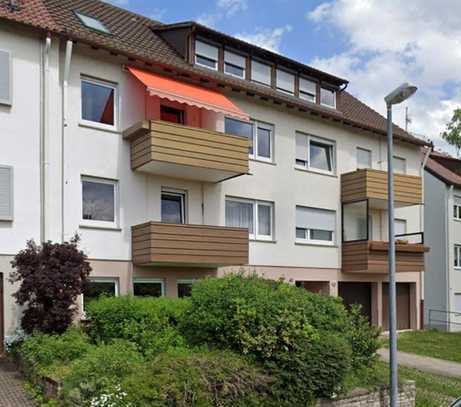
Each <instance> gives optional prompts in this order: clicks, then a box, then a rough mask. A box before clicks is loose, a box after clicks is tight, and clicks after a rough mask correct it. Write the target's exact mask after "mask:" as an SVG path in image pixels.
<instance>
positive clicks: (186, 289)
mask: <svg viewBox="0 0 461 407" xmlns="http://www.w3.org/2000/svg"><path fill="white" fill-rule="evenodd" d="M192 284H194V280H178V281H177V286H178V298H184V297H190V296H191V294H192Z"/></svg>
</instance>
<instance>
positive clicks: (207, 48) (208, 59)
mask: <svg viewBox="0 0 461 407" xmlns="http://www.w3.org/2000/svg"><path fill="white" fill-rule="evenodd" d="M218 54H219V51H218V47H215V46H214V45H210V44H208V43H206V42H203V41H199V40H197V41H195V63H196V65H200V66H203V67H205V68H208V69H213V70H215V71H217V70H218Z"/></svg>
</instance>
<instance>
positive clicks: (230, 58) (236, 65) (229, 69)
mask: <svg viewBox="0 0 461 407" xmlns="http://www.w3.org/2000/svg"><path fill="white" fill-rule="evenodd" d="M245 68H246V58H245V57H243V56H242V55H239V54H236V53H234V52H230V51H227V50H226V51H224V72H225V73H226V74H228V75H232V76H236V77H237V78H242V79H243V78H245Z"/></svg>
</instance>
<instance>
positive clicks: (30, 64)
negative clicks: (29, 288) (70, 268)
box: [0, 28, 461, 334]
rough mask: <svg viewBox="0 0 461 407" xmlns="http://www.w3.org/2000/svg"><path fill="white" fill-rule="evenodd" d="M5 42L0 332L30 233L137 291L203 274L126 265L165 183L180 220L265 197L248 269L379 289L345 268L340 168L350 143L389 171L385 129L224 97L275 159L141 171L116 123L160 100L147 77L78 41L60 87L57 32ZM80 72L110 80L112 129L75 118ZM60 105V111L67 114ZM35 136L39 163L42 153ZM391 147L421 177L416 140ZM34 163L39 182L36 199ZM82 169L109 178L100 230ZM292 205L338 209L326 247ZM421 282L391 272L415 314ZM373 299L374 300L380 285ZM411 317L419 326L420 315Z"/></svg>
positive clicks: (2, 37) (379, 226)
mask: <svg viewBox="0 0 461 407" xmlns="http://www.w3.org/2000/svg"><path fill="white" fill-rule="evenodd" d="M0 49H7V50H9V51H11V52H12V55H13V103H12V105H11V107H9V106H0V130H1V132H0V134H1V135H2V147H3V148H2V149H0V165H7V166H11V167H13V170H14V218H13V221H0V254H1V256H2V257H1V259H0V260H1V261H0V272H1V273H2V274H3V279H4V287H5V332H6V333H7V334H12V332H13V331H14V329H15V327H16V324H17V319H18V316H19V313H18V310H17V309H16V308H15V306H14V304H13V302H12V299H11V297H10V294H11V292H12V290H13V288H12V287H11V286H10V285H9V283H8V282H7V279H8V275H9V272H10V266H9V261H10V260H11V258H12V256H14V254H16V253H17V252H18V251H19V250H20V249H21V248H23V247H24V246H25V243H26V241H27V240H28V239H31V238H33V239H34V240H36V241H40V239H41V238H43V239H45V240H52V241H61V240H62V239H64V240H68V239H70V238H71V237H72V236H73V235H74V233H78V234H79V235H80V236H81V239H82V240H81V242H82V243H81V246H82V249H83V250H85V252H86V253H87V254H88V256H89V258H90V259H91V260H92V266H93V272H94V276H99V277H106V278H108V277H109V278H116V279H118V283H119V292H120V293H121V294H127V293H130V292H132V288H131V281H132V278H133V276H140V275H143V276H149V277H156V278H163V279H165V280H166V286H167V288H166V293H167V294H170V295H174V293H175V289H174V287H173V288H172V287H171V286H169V284H170V283H171V284H175V282H176V280H178V279H185V280H187V279H192V278H197V277H198V276H203V275H207V274H210V271H209V270H208V271H203V272H202V271H200V270H193V269H191V270H190V271H189V272H188V271H187V270H178V271H172V270H169V271H168V273H166V272H165V270H163V269H161V268H159V269H155V268H152V269H151V270H147V271H146V270H144V271H142V270H137V269H136V268H133V266H132V264H131V226H133V225H137V224H140V223H143V222H146V221H151V220H154V221H155V220H156V221H159V220H161V216H160V205H161V191H162V188H170V189H175V190H181V191H185V193H186V197H187V204H186V208H187V215H186V217H187V223H191V224H210V225H221V226H224V225H225V224H226V217H225V201H226V197H236V198H244V199H253V200H261V201H268V202H272V203H273V212H272V213H273V224H274V226H273V239H271V240H270V241H256V240H255V241H250V259H249V265H250V267H249V268H250V269H251V268H253V269H254V270H256V271H258V272H261V273H263V274H265V275H267V276H269V277H274V278H280V277H285V278H287V279H288V280H291V281H293V282H294V281H326V282H327V283H328V284H329V290H328V292H329V293H332V294H337V292H338V285H337V284H338V281H361V282H363V281H369V282H372V283H373V284H377V286H376V287H375V289H376V290H378V291H379V292H381V287H382V282H383V281H385V277H384V276H365V275H355V276H353V275H352V276H351V275H346V274H344V273H342V272H341V199H340V174H342V173H346V172H351V171H355V170H356V169H357V148H363V149H367V150H370V151H371V153H372V168H374V169H382V170H385V169H386V168H387V164H386V155H385V140H384V138H383V137H381V136H377V135H376V134H371V133H367V132H365V131H360V130H354V129H353V128H347V129H346V128H345V127H342V126H340V125H335V124H333V122H326V121H320V120H316V119H314V118H311V117H309V116H307V115H303V114H301V113H295V112H289V111H288V110H286V109H283V108H278V107H276V106H275V105H273V104H270V103H266V102H262V101H258V99H256V98H244V97H242V96H236V95H235V94H229V95H228V96H229V97H230V98H231V99H232V100H233V101H234V103H236V104H237V105H238V107H239V108H240V109H241V110H243V111H244V112H246V113H247V114H248V115H249V116H250V117H251V118H252V119H255V120H258V121H261V122H265V123H268V124H271V125H273V129H274V131H273V149H272V150H273V157H272V162H266V161H264V162H262V161H258V160H251V162H250V173H251V175H242V176H240V177H237V178H234V179H232V180H228V181H225V182H222V183H218V184H211V183H202V182H197V181H187V180H182V179H174V178H166V177H160V176H155V175H152V174H145V173H142V172H136V171H132V170H131V164H130V144H129V142H128V141H127V140H124V139H123V136H122V131H124V130H125V129H127V128H129V127H130V126H132V125H133V124H135V123H137V122H139V121H141V120H144V119H146V118H154V117H157V116H158V100H156V99H155V98H154V97H152V96H148V95H147V94H146V91H145V88H144V86H143V85H142V84H141V83H140V82H139V81H138V80H137V79H135V78H134V77H133V76H132V75H131V74H130V73H129V72H127V71H126V70H124V69H123V65H124V63H126V62H127V61H126V59H122V58H121V57H116V56H112V55H110V54H109V53H108V52H105V51H102V50H98V51H96V50H92V49H90V48H89V47H86V46H83V45H80V44H76V45H74V47H73V51H72V58H71V62H70V75H69V81H68V88H67V89H68V90H67V91H66V90H65V86H64V83H63V80H64V66H65V60H66V43H65V42H64V41H61V42H60V40H58V39H57V38H52V39H51V49H50V50H49V54H48V59H47V58H46V55H45V51H46V48H45V38H44V37H38V36H37V35H35V36H33V35H32V34H30V35H29V34H25V33H24V31H21V32H19V31H17V30H16V31H15V30H13V29H8V28H2V29H0ZM46 61H48V63H47V62H46ZM45 67H47V68H46V69H45ZM82 77H83V78H92V79H96V80H102V81H107V82H110V83H113V84H115V87H116V103H115V108H116V112H117V114H116V116H117V117H118V120H117V123H116V125H115V128H114V129H110V130H109V129H107V128H104V129H102V128H100V126H92V125H88V123H85V122H84V121H83V120H82V114H81V80H82ZM43 100H44V101H45V102H43ZM168 103H169V102H167V104H168ZM65 105H67V110H66V109H64V112H63V106H65ZM188 109H189V111H188V121H192V123H190V124H194V120H197V123H195V124H199V123H201V126H203V127H207V128H209V129H213V130H218V131H224V117H223V115H220V114H214V113H210V112H199V111H198V109H196V108H188ZM63 116H64V117H63ZM297 132H301V133H304V134H309V135H312V136H315V137H318V138H320V139H325V140H327V141H329V142H331V143H332V145H333V152H334V153H333V162H334V164H333V165H334V171H333V172H332V173H331V174H324V173H319V172H314V171H307V170H302V169H299V168H296V165H295V159H296V133H297ZM41 139H42V140H43V146H44V147H43V157H44V162H43V163H41V159H40V157H41V154H40V153H41V149H40V140H41ZM395 149H396V155H397V156H399V157H404V158H405V159H406V167H407V169H406V172H407V174H410V175H420V171H421V165H420V156H419V150H418V148H417V147H416V146H414V145H410V144H403V143H397V144H396V146H395ZM41 166H42V167H43V177H42V182H44V184H43V196H42V203H41V194H40V185H41V180H40V172H41ZM82 177H96V178H101V179H105V180H114V181H116V183H117V205H116V211H117V214H118V216H117V222H116V224H115V225H113V226H110V227H104V228H101V227H94V226H88V224H87V222H84V220H83V219H82V183H81V182H82ZM296 206H304V207H311V208H320V209H328V210H331V211H334V212H335V217H336V229H335V231H334V241H333V244H327V245H319V244H305V243H299V242H296V238H295V237H296ZM202 207H203V210H202ZM397 218H399V219H405V220H406V221H407V232H411V233H413V232H420V231H422V222H421V214H420V211H419V209H418V208H416V207H411V208H405V209H399V210H398V213H397ZM41 222H42V223H41ZM372 223H373V227H372V230H373V236H372V238H373V239H375V240H385V239H386V238H387V231H386V230H387V226H386V216H385V212H384V211H375V212H374V213H373V221H372ZM41 224H42V233H41ZM460 231H461V229H460ZM460 239H461V233H460ZM460 241H461V240H460ZM142 273H144V274H142ZM165 273H166V274H167V275H166V274H165ZM460 275H461V274H460ZM172 276H173V277H172ZM419 279H420V277H419V273H399V275H398V280H399V281H401V282H409V283H411V284H414V285H415V290H416V291H417V294H416V297H415V299H416V305H415V307H416V308H415V312H416V311H417V309H418V307H419V298H420V295H419V289H420V288H419V287H420V285H419V283H420V281H419ZM170 280H171V281H170ZM460 280H461V279H460ZM373 301H374V302H376V303H378V302H380V301H381V294H378V295H377V297H376V299H374V300H373ZM375 308H376V312H377V313H378V314H379V313H380V312H381V314H380V315H381V318H382V310H380V311H379V309H381V305H379V306H377V305H375ZM377 318H378V320H380V318H379V317H377ZM415 324H416V325H414V326H415V327H416V326H417V322H416V323H415Z"/></svg>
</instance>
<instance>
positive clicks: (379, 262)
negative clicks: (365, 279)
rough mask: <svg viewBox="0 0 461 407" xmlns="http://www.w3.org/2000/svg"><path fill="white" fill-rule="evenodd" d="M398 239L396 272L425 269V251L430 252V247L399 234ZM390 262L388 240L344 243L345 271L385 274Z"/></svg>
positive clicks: (343, 259) (343, 269) (343, 262)
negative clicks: (403, 237)
mask: <svg viewBox="0 0 461 407" xmlns="http://www.w3.org/2000/svg"><path fill="white" fill-rule="evenodd" d="M421 236H422V235H421ZM396 239H397V241H396V245H395V254H396V257H395V260H396V272H398V273H403V272H418V273H419V272H421V271H424V253H426V252H428V251H429V248H428V247H427V246H425V245H424V244H423V243H410V242H407V241H404V240H402V239H401V237H399V236H396ZM421 242H422V240H421ZM388 262H389V243H388V242H384V241H373V240H365V241H356V242H345V243H343V245H342V271H343V272H346V273H367V274H385V273H387V272H388Z"/></svg>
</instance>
